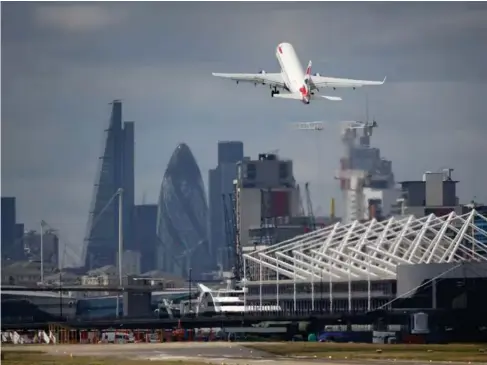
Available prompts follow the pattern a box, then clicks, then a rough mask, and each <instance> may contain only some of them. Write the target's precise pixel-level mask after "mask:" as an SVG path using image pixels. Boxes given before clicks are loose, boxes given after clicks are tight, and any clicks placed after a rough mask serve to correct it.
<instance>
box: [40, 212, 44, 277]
mask: <svg viewBox="0 0 487 365" xmlns="http://www.w3.org/2000/svg"><path fill="white" fill-rule="evenodd" d="M41 283H42V284H44V221H41Z"/></svg>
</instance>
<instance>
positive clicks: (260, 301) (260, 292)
mask: <svg viewBox="0 0 487 365" xmlns="http://www.w3.org/2000/svg"><path fill="white" fill-rule="evenodd" d="M259 305H260V310H262V263H260V265H259Z"/></svg>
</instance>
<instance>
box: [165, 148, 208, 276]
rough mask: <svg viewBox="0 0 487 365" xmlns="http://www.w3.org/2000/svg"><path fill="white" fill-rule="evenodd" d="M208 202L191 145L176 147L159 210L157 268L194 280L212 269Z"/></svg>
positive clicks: (168, 168)
mask: <svg viewBox="0 0 487 365" xmlns="http://www.w3.org/2000/svg"><path fill="white" fill-rule="evenodd" d="M207 216H208V204H207V201H206V194H205V188H204V185H203V179H202V178H201V173H200V169H199V167H198V164H197V163H196V160H195V158H194V156H193V154H192V153H191V150H190V149H189V147H188V146H187V145H186V144H184V143H182V144H180V145H178V146H177V147H176V149H175V150H174V152H173V154H172V156H171V159H170V160H169V164H168V166H167V169H166V172H165V173H164V177H163V179H162V184H161V190H160V194H159V202H158V212H157V236H158V238H159V243H158V244H159V246H158V250H157V267H158V269H159V270H161V271H164V272H167V273H171V274H174V275H177V276H181V277H187V276H188V274H189V271H190V269H191V273H192V275H193V278H194V279H197V278H198V277H201V275H202V274H203V273H204V272H205V271H207V270H211V269H212V268H213V262H212V259H211V252H210V249H209V244H208V228H207V224H208V223H207Z"/></svg>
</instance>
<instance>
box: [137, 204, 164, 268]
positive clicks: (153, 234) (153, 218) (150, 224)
mask: <svg viewBox="0 0 487 365" xmlns="http://www.w3.org/2000/svg"><path fill="white" fill-rule="evenodd" d="M158 244H159V240H158V238H157V204H141V205H136V206H135V207H134V249H135V250H137V251H138V252H140V255H141V258H140V270H141V272H143V273H144V272H148V271H151V270H155V269H156V267H157V266H156V263H157V260H156V255H157V246H158Z"/></svg>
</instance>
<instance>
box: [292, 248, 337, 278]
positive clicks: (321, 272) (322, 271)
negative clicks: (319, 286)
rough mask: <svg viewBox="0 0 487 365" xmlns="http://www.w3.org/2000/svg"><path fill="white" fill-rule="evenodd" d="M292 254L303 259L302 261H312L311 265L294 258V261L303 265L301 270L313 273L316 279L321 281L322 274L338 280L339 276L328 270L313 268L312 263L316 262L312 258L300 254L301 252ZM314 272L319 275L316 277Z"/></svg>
mask: <svg viewBox="0 0 487 365" xmlns="http://www.w3.org/2000/svg"><path fill="white" fill-rule="evenodd" d="M293 254H295V255H298V256H301V257H302V258H303V260H310V261H313V262H312V263H307V262H306V261H302V260H299V259H297V258H295V260H296V261H297V262H299V263H301V264H302V265H303V268H309V270H311V271H312V273H313V276H314V277H316V278H318V279H322V278H323V273H325V274H326V277H328V278H329V277H330V276H331V277H334V278H337V279H338V278H340V275H337V274H334V273H333V272H331V271H330V269H329V268H328V269H326V270H325V269H324V268H318V267H316V266H313V263H314V261H318V260H315V259H313V258H312V257H310V256H308V255H306V254H304V253H302V252H299V251H293ZM321 264H323V262H321ZM315 272H318V273H320V275H316V274H314V273H315Z"/></svg>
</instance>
